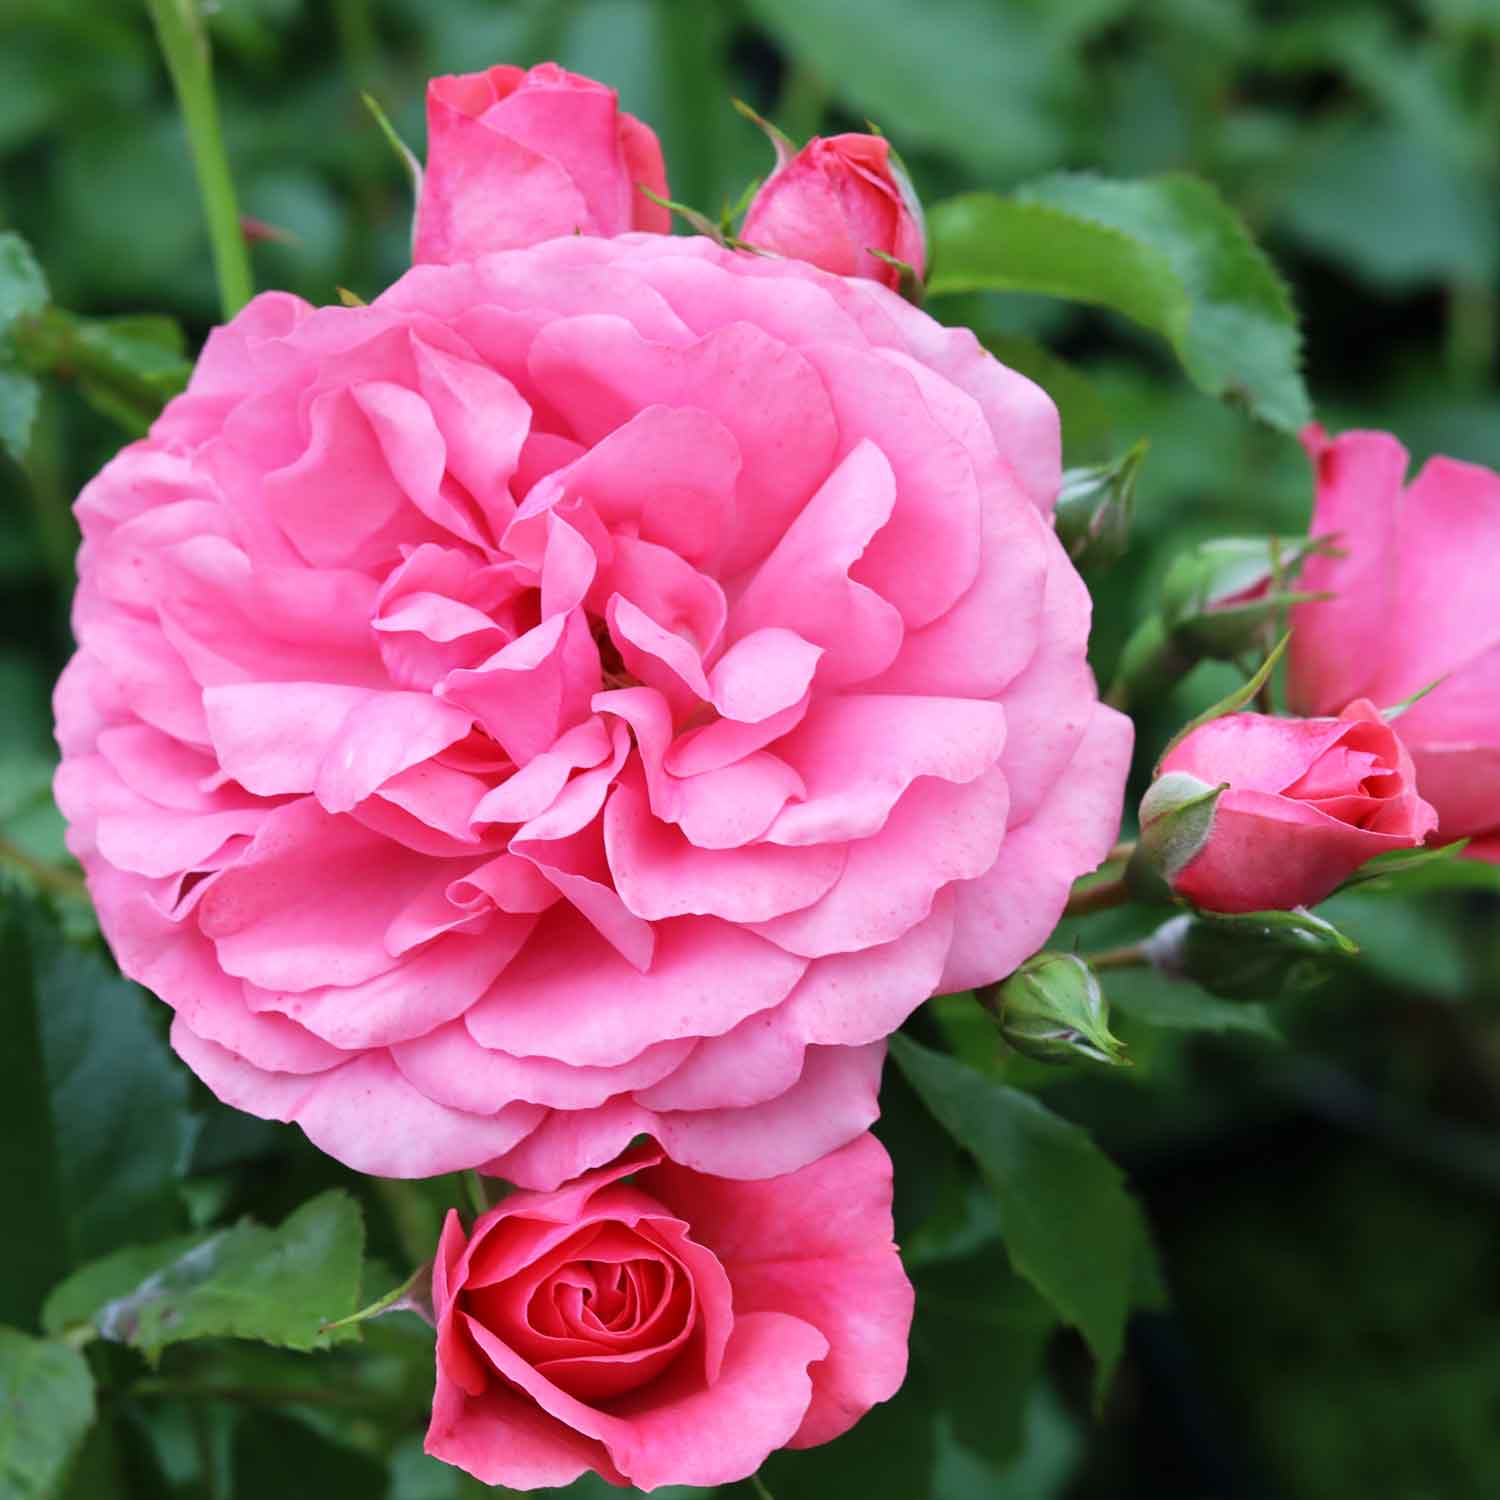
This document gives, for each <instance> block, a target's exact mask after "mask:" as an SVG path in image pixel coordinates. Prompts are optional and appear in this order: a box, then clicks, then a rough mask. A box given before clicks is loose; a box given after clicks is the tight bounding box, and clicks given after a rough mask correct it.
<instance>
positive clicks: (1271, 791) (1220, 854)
mask: <svg viewBox="0 0 1500 1500" xmlns="http://www.w3.org/2000/svg"><path fill="white" fill-rule="evenodd" d="M1160 772H1161V777H1162V780H1160V781H1158V782H1157V783H1156V788H1167V787H1171V786H1173V785H1174V783H1171V782H1168V781H1167V779H1166V778H1168V777H1169V776H1172V775H1173V774H1174V773H1175V774H1176V775H1178V776H1187V777H1192V778H1195V779H1196V780H1197V781H1198V782H1199V783H1202V785H1203V788H1204V790H1205V791H1206V790H1207V789H1208V788H1210V787H1215V786H1219V785H1221V784H1222V783H1224V782H1227V783H1228V784H1229V785H1228V790H1227V791H1225V792H1224V793H1223V795H1222V796H1221V797H1220V798H1219V800H1218V804H1217V807H1216V808H1215V810H1214V815H1213V825H1212V828H1211V829H1210V830H1209V832H1208V835H1207V838H1206V839H1205V840H1204V841H1203V844H1202V847H1201V848H1200V849H1199V850H1198V851H1197V853H1195V854H1194V855H1193V857H1192V858H1191V859H1189V860H1187V861H1186V863H1185V864H1183V865H1182V867H1181V868H1180V869H1179V870H1176V871H1171V872H1168V873H1169V875H1170V884H1171V886H1172V889H1173V890H1174V891H1175V892H1176V893H1177V894H1178V895H1179V896H1185V897H1186V898H1187V899H1188V900H1189V901H1191V902H1192V903H1193V905H1195V906H1198V907H1202V908H1203V909H1204V910H1205V911H1220V912H1246V911H1273V910H1279V911H1284V910H1289V909H1290V908H1292V907H1294V906H1312V905H1314V904H1315V903H1317V902H1319V901H1321V900H1323V898H1324V897H1325V896H1329V895H1331V894H1332V893H1333V890H1334V888H1335V887H1336V886H1337V885H1338V884H1339V883H1340V882H1341V881H1343V880H1344V879H1345V878H1346V877H1347V876H1349V875H1351V874H1353V872H1354V871H1355V870H1356V869H1358V867H1359V866H1360V865H1362V864H1364V862H1365V861H1366V860H1367V859H1372V858H1373V857H1374V856H1375V855H1377V854H1389V853H1391V852H1392V851H1393V850H1397V849H1410V848H1413V847H1415V846H1416V845H1418V844H1420V843H1421V842H1422V841H1423V840H1424V839H1425V838H1426V837H1427V835H1428V834H1429V833H1431V832H1432V830H1433V829H1434V828H1435V827H1436V826H1437V814H1436V813H1434V812H1433V810H1432V808H1430V807H1429V806H1428V805H1427V803H1425V802H1424V801H1423V800H1422V799H1421V797H1419V796H1418V795H1417V790H1416V784H1415V779H1414V777H1413V774H1412V764H1411V757H1410V756H1409V755H1408V754H1407V753H1406V748H1405V746H1404V745H1403V744H1402V743H1401V740H1400V739H1399V738H1398V736H1397V734H1396V731H1395V730H1394V729H1393V728H1392V727H1391V726H1390V725H1389V724H1387V723H1386V722H1385V720H1384V719H1382V718H1381V716H1380V714H1379V712H1378V711H1377V710H1376V709H1375V706H1374V705H1373V704H1371V703H1368V702H1365V701H1363V700H1361V701H1359V702H1356V703H1351V704H1350V705H1349V706H1348V707H1347V708H1346V709H1345V710H1344V711H1343V713H1341V714H1340V715H1339V716H1338V718H1336V719H1279V718H1273V717H1271V716H1270V715H1269V714H1229V715H1227V716H1226V717H1224V718H1222V719H1213V720H1210V722H1209V723H1207V724H1204V725H1202V726H1201V727H1200V728H1198V729H1195V730H1193V731H1192V732H1191V733H1190V734H1188V735H1187V736H1186V737H1185V738H1184V739H1183V740H1182V742H1181V743H1180V744H1178V745H1177V746H1175V747H1174V748H1173V749H1172V751H1171V752H1170V753H1169V754H1168V755H1167V756H1165V757H1164V758H1163V760H1162V763H1161V768H1160ZM1156 788H1153V791H1154V790H1156ZM1179 790H1180V788H1179ZM1153 811H1154V809H1153V806H1152V793H1150V792H1148V793H1147V795H1146V798H1145V800H1144V801H1143V802H1142V804H1141V822H1142V825H1143V827H1145V826H1146V825H1149V823H1150V821H1151V818H1152V813H1153Z"/></svg>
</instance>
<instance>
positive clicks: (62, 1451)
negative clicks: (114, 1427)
mask: <svg viewBox="0 0 1500 1500" xmlns="http://www.w3.org/2000/svg"><path fill="white" fill-rule="evenodd" d="M93 1420H94V1380H93V1377H92V1376H91V1375H90V1374H89V1367H88V1364H87V1362H86V1361H85V1360H84V1357H83V1356H82V1355H81V1354H80V1353H79V1352H78V1351H77V1350H76V1349H70V1348H69V1347H68V1346H67V1345H66V1344H59V1343H54V1342H52V1341H50V1340H44V1339H34V1338H31V1337H29V1336H28V1335H26V1334H24V1333H20V1332H18V1331H17V1330H16V1329H14V1328H0V1500H45V1497H47V1496H49V1495H51V1493H52V1492H53V1490H54V1488H55V1487H56V1485H57V1483H58V1481H59V1480H60V1479H61V1478H62V1476H63V1474H64V1472H65V1471H66V1469H67V1466H68V1461H69V1460H70V1459H71V1458H72V1456H73V1453H74V1450H75V1449H76V1448H77V1447H78V1444H79V1443H80V1442H81V1441H82V1440H83V1435H84V1433H86V1432H87V1431H88V1429H89V1425H90V1424H91V1423H92V1422H93Z"/></svg>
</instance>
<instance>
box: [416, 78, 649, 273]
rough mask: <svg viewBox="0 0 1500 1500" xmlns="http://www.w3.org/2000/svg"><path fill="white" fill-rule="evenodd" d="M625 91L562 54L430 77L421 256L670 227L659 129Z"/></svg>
mask: <svg viewBox="0 0 1500 1500" xmlns="http://www.w3.org/2000/svg"><path fill="white" fill-rule="evenodd" d="M617 99H618V96H617V95H616V93H615V91H614V90H613V89H612V88H606V87H605V85H604V84H602V83H595V82H594V80H593V79H591V78H580V77H579V76H578V74H576V73H569V72H566V71H565V70H564V69H562V68H560V67H558V66H557V64H556V63H539V64H538V65H537V66H536V67H534V68H532V69H530V70H529V71H528V70H527V69H525V68H514V67H509V66H505V65H501V66H498V67H493V68H487V69H485V71H484V72H482V73H462V74H454V75H451V76H449V77H446V78H434V79H432V80H431V81H430V82H429V83H428V85H427V166H426V168H425V170H424V172H423V174H422V188H421V192H420V194H419V195H418V199H417V223H416V234H415V237H414V244H413V247H412V258H413V259H414V260H416V261H417V262H418V263H419V264H420V263H421V262H423V261H439V262H444V263H446V262H449V261H458V260H472V259H474V257H475V256H477V255H483V254H484V253H485V252H486V251H488V250H511V249H514V248H516V247H517V246H523V245H532V244H535V243H536V242H537V241H538V240H546V239H552V238H553V237H555V236H557V235H564V234H597V235H606V236H608V235H615V234H624V233H625V231H626V230H629V229H644V230H651V231H653V232H655V233H657V234H667V233H669V232H670V230H671V227H672V215H671V213H670V211H669V210H667V209H665V208H663V207H662V206H661V205H660V204H657V203H653V202H652V201H651V200H650V199H649V198H648V197H647V196H646V195H645V194H644V193H643V192H641V190H640V185H644V186H645V187H648V188H650V189H651V191H652V192H653V193H655V194H656V195H657V197H658V198H665V197H666V195H667V174H666V169H665V168H664V167H663V165H662V159H661V147H660V145H658V143H657V139H656V135H655V132H654V131H652V130H651V129H650V127H649V126H646V125H643V124H642V123H641V122H640V121H639V120H637V119H636V118H635V117H634V116H633V115H627V114H625V113H623V112H622V111H621V110H620V109H619V108H617Z"/></svg>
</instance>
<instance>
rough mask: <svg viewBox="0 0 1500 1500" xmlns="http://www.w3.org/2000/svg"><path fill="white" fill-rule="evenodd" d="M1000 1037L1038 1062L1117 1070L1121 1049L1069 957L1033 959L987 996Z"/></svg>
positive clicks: (1100, 1002) (1081, 965) (1085, 970)
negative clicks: (1101, 1065)
mask: <svg viewBox="0 0 1500 1500" xmlns="http://www.w3.org/2000/svg"><path fill="white" fill-rule="evenodd" d="M985 1003H986V1005H987V1006H988V1007H989V1009H990V1010H991V1011H992V1012H993V1013H994V1016H995V1019H996V1020H997V1021H998V1022H999V1025H1000V1035H1001V1036H1002V1037H1004V1038H1005V1040H1006V1042H1007V1043H1009V1045H1010V1046H1012V1047H1014V1048H1015V1050H1016V1051H1017V1052H1019V1053H1021V1054H1022V1055H1023V1056H1026V1057H1030V1058H1035V1059H1036V1060H1037V1061H1038V1062H1079V1061H1087V1062H1096V1063H1107V1064H1109V1065H1110V1066H1121V1065H1123V1064H1124V1062H1125V1057H1124V1051H1125V1049H1124V1044H1123V1043H1122V1042H1121V1041H1120V1040H1119V1039H1118V1038H1117V1037H1114V1036H1112V1035H1111V1034H1110V1030H1109V1004H1108V1002H1107V1001H1106V1000H1105V998H1104V991H1103V990H1102V989H1100V988H1099V981H1098V979H1097V978H1095V976H1094V971H1093V970H1092V969H1091V968H1090V967H1089V966H1088V964H1086V963H1085V962H1084V961H1083V960H1082V959H1081V958H1079V957H1077V956H1076V955H1075V954H1072V953H1038V954H1037V955H1036V956H1035V957H1033V958H1029V959H1027V960H1026V962H1025V963H1024V964H1022V965H1021V967H1020V968H1019V969H1017V970H1016V972H1015V973H1014V974H1012V975H1011V976H1010V978H1009V979H1007V980H1006V981H1005V982H1004V983H1003V984H999V985H996V986H995V987H994V989H993V990H991V991H990V992H989V993H988V996H987V998H986V1000H985Z"/></svg>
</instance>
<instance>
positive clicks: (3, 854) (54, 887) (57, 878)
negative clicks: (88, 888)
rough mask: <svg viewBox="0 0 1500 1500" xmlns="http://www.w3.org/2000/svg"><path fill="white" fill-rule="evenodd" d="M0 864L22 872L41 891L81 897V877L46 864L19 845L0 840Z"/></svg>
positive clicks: (59, 867) (7, 840) (61, 867)
mask: <svg viewBox="0 0 1500 1500" xmlns="http://www.w3.org/2000/svg"><path fill="white" fill-rule="evenodd" d="M0 864H8V865H14V866H15V867H16V868H17V869H18V870H24V871H25V872H26V874H28V875H29V876H30V877H31V878H32V879H33V880H34V881H35V882H36V883H37V884H38V885H39V886H41V887H42V889H43V890H48V891H51V892H53V893H54V894H55V895H59V896H81V895H83V893H84V890H85V887H84V884H83V877H82V876H81V875H77V874H75V873H74V872H73V871H72V870H68V869H65V868H64V867H63V866H62V865H52V864H48V863H47V862H46V860H42V859H38V858H37V857H36V856H35V855H34V854H28V853H27V852H26V851H25V850H24V849H23V848H21V847H20V845H19V844H13V843H11V841H10V840H9V839H7V838H0Z"/></svg>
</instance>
